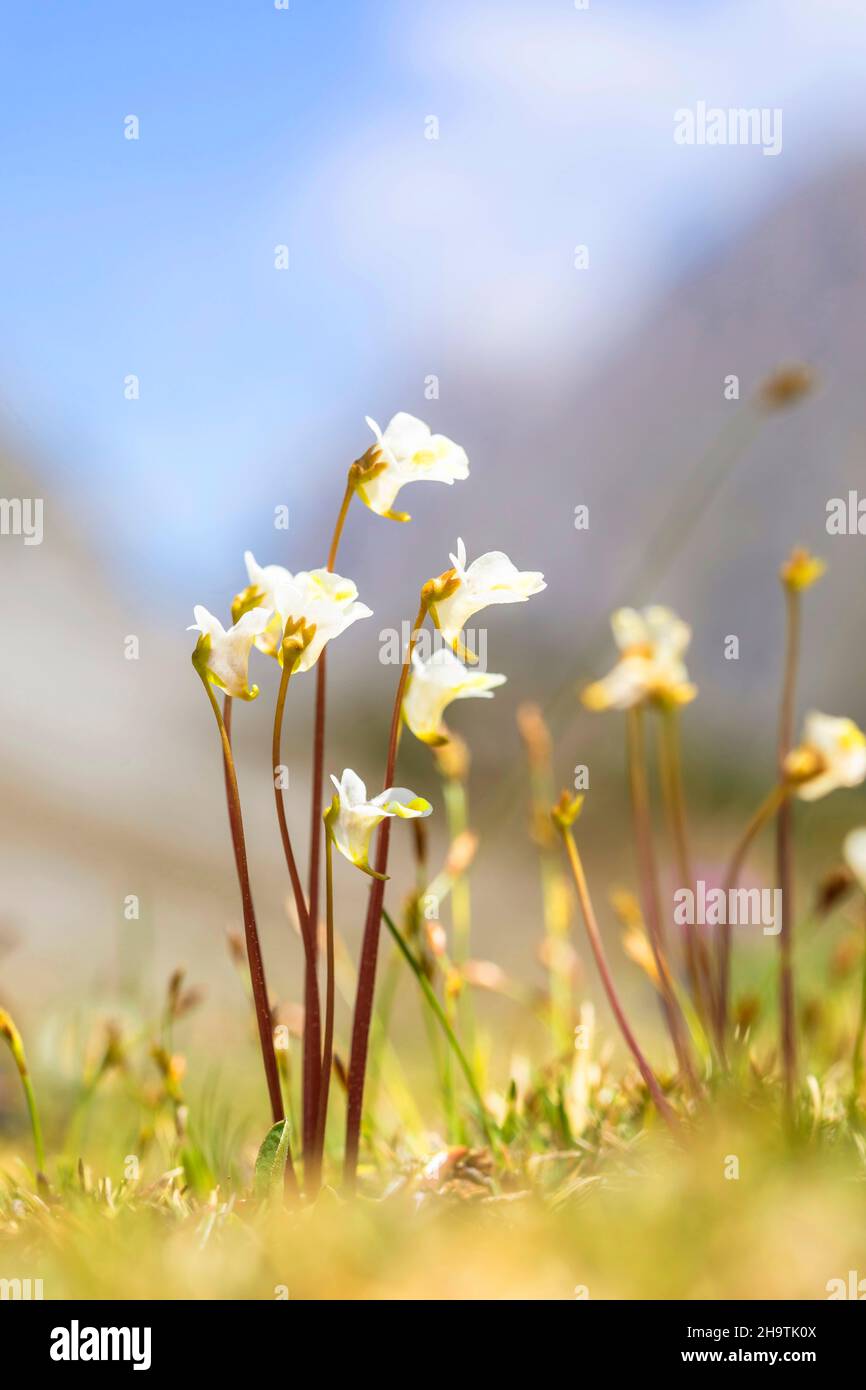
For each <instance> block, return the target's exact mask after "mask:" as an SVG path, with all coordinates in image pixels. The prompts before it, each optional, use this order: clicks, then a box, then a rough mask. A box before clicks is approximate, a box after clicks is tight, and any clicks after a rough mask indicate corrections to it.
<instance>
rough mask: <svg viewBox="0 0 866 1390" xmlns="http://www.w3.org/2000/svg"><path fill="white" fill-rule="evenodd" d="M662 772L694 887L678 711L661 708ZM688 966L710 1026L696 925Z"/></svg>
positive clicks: (702, 946)
mask: <svg viewBox="0 0 866 1390" xmlns="http://www.w3.org/2000/svg"><path fill="white" fill-rule="evenodd" d="M660 764H661V767H660V771H661V784H662V793H663V796H664V800H665V807H666V810H667V816H668V824H669V826H670V833H671V838H672V840H673V845H674V855H675V858H676V864H677V872H678V874H679V877H680V882H681V884H682V886H683V887H685V888H690V889H692V890H694V886H695V875H694V868H693V864H692V855H691V847H690V843H689V833H688V818H687V814H686V800H685V793H684V791H683V774H682V759H681V757H680V722H679V710H678V709H677V708H676V707H674V706H670V705H667V706H665V707H664V708H663V709H662V710H661V745H660ZM685 940H686V968H687V970H688V975H689V983H690V985H691V990H692V998H693V1000H694V1004H695V1007H696V1009H697V1011H698V1017H699V1019H700V1021H701V1024H702V1025H703V1026H704V1027H705V1028H707V1027H708V1026H709V1021H710V1020H711V1018H712V1016H713V980H712V971H711V967H710V957H709V951H708V950H707V944H706V942H705V940H704V939H703V937H702V936H701V934H700V932H698V931H697V930H696V929H695V927H694V925H691V926H689V927H687V928H686V939H685Z"/></svg>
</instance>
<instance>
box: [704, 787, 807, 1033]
mask: <svg viewBox="0 0 866 1390" xmlns="http://www.w3.org/2000/svg"><path fill="white" fill-rule="evenodd" d="M791 791H792V787H791V786H790V785H789V784H788V783H780V784H779V785H778V786H776V787H773V790H772V791H771V792H770V793H769V795H768V796H766V797H765V798H764V800H763V801H762V802H761V804H760V806H759V807H758V809H757V811H756V812H755V814H754V815H753V816H752V818H751V820H750V821H749V823H748V825H747V826H746V828H745V830H744V831H743V833H742V835H741V836H740V839H739V840H738V841H737V845H736V847H735V849H734V852H733V854H732V855H731V858H730V862H729V864H728V868H727V871H726V873H725V878H724V885H723V891H724V896H725V901H726V902H729V901H730V892H731V890H732V889H733V888H736V886H737V884H738V882H739V879H740V873H741V872H742V868H743V865H744V863H745V862H746V855H747V854H748V852H749V850H750V849H751V847H752V844H753V842H754V840H755V839H756V837H757V836H758V835H759V834H760V832H761V830H763V828H764V826H765V825H766V824H767V822H768V821H770V820H772V818H773V816H775V814H776V812H777V811H778V809H779V807H780V806H781V805H782V802H783V801H785V800H786V799H787V797H788V796H790V794H791ZM725 915H726V917H727V914H725ZM716 975H717V980H716V1018H715V1030H716V1043H717V1045H718V1047H719V1051H720V1053H721V1055H722V1058H723V1059H724V1055H725V1044H726V1036H727V1030H728V1006H729V1002H730V994H731V924H730V922H728V921H725V922H721V923H719V925H718V927H717V928H716Z"/></svg>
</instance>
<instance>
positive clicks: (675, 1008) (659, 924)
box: [626, 705, 697, 1092]
mask: <svg viewBox="0 0 866 1390" xmlns="http://www.w3.org/2000/svg"><path fill="white" fill-rule="evenodd" d="M626 720H627V733H628V770H629V789H630V793H631V805H632V817H633V821H634V833H635V843H636V848H637V858H638V872H639V876H640V883H641V899H642V901H643V911H644V918H645V920H646V923H647V926H648V929H649V938H650V945H651V946H652V951H653V957H654V959H655V963H656V969H657V970H658V975H659V986H660V994H661V1002H662V1011H663V1013H664V1016H665V1020H666V1022H667V1025H668V1031H669V1032H670V1035H671V1042H672V1043H673V1046H674V1052H675V1053H676V1057H677V1062H678V1064H679V1067H680V1071H681V1072H682V1074H683V1078H684V1080H685V1081H686V1083H687V1084H688V1086H689V1087H690V1089H691V1090H692V1091H693V1092H694V1091H696V1090H697V1078H696V1075H695V1070H694V1065H693V1062H692V1058H691V1055H690V1052H689V1044H688V1038H687V1033H686V1026H685V1020H684V1018H683V1014H682V1010H681V1008H680V1005H679V1003H678V1001H677V997H676V993H675V991H674V987H673V982H672V980H671V972H670V967H669V965H668V952H667V942H666V940H665V932H664V925H663V920H664V919H663V916H662V911H661V902H660V894H659V883H658V870H657V866H656V859H655V851H654V848H653V840H652V824H651V821H650V805H649V788H648V786H647V777H646V755H645V748H644V727H643V709H642V707H641V706H640V705H634V706H632V708H631V709H629V710H628V711H627V714H626Z"/></svg>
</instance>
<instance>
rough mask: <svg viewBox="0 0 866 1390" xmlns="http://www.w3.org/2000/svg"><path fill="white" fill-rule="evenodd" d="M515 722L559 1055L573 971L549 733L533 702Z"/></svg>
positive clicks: (565, 1039)
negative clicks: (566, 946) (522, 751)
mask: <svg viewBox="0 0 866 1390" xmlns="http://www.w3.org/2000/svg"><path fill="white" fill-rule="evenodd" d="M517 724H518V728H519V730H520V734H521V737H522V738H523V742H524V745H525V747H526V755H527V761H528V763H529V787H530V816H531V833H532V838H533V840H534V841H535V843H536V845H537V846H538V853H539V862H540V869H541V900H542V911H543V917H544V934H545V939H546V942H547V952H546V954H547V968H548V976H549V981H550V1028H551V1033H552V1035H553V1042H554V1047H555V1049H556V1051H557V1053H558V1054H559V1053H564V1052H565V1051H566V1050H567V1049H568V1047H569V1045H570V1042H571V1036H572V1016H573V1012H574V1000H573V994H572V976H571V972H570V971H569V969H568V966H567V963H566V961H565V960H564V956H565V952H564V950H563V943H564V942H565V941H566V939H567V936H568V931H569V920H568V916H569V914H568V908H567V906H566V905H567V903H568V892H567V890H566V883H567V880H566V878H565V875H564V874H563V872H562V869H561V861H560V857H559V855H558V854H557V852H556V834H555V831H554V830H553V827H552V826H551V822H550V806H551V804H552V802H553V798H554V795H555V793H554V781H553V766H552V759H551V737H550V731H549V729H548V727H547V725H546V723H545V722H544V717H543V715H542V713H541V709H540V707H539V706H538V705H534V704H524V705H521V707H520V709H519V710H518V711H517Z"/></svg>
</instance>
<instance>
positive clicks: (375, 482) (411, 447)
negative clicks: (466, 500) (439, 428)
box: [355, 410, 469, 521]
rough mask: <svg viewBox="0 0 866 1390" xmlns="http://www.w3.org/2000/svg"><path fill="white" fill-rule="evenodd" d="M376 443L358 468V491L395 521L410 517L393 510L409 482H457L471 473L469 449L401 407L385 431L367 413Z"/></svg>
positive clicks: (379, 511) (372, 508)
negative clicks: (467, 453) (363, 463)
mask: <svg viewBox="0 0 866 1390" xmlns="http://www.w3.org/2000/svg"><path fill="white" fill-rule="evenodd" d="M366 420H367V424H368V425H369V426H370V429H371V430H372V431H373V433H374V434H375V436H376V440H377V447H376V448H375V450H374V451H373V453H372V454H371V456H370V462H369V464H367V465H365V466H364V467H363V468H362V469H360V470H359V472H358V474H357V482H356V485H355V491H356V492H357V494H358V496H359V497H360V499H361V501H362V502H364V503H365V504H366V505H367V506H368V507H369V508H370V510H371V511H374V512H378V514H379V516H387V517H390V518H391V520H392V521H409V520H410V517H409V516H407V515H406V513H405V512H395V511H393V510H392V508H393V506H394V502H395V501H396V498H397V493H398V492H399V491H400V489H401V487H404V486H405V484H406V483H424V482H427V483H454V482H457V481H461V480H462V479H463V478H468V477H469V460H468V458H467V457H466V450H465V449H461V447H460V445H459V444H455V443H454V441H453V440H451V439H448V438H446V436H445V435H444V434H433V433H432V432H431V430H430V426H429V425H425V424H424V421H423V420H416V418H415V416H414V415H407V414H406V412H405V410H401V411H400V412H399V413H398V414H397V415H395V416H394V417H393V419H392V420H391V421H390V422H389V424H388V426H387V428H386V429H385V431H384V432H383V431H382V430H381V429H380V428H379V426H378V425H377V424H376V421H375V420H371V419H370V417H369V415H368V416H367V417H366Z"/></svg>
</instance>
